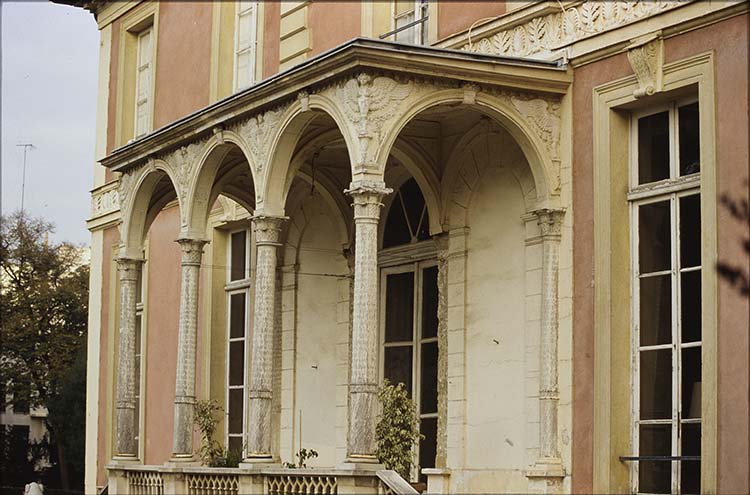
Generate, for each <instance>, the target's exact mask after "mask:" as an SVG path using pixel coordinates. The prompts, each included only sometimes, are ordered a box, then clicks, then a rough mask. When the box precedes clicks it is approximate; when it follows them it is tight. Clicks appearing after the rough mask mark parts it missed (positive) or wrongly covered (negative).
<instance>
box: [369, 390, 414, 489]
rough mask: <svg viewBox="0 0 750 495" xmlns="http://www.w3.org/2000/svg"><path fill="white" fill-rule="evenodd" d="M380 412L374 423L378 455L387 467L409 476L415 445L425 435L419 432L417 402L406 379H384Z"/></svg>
mask: <svg viewBox="0 0 750 495" xmlns="http://www.w3.org/2000/svg"><path fill="white" fill-rule="evenodd" d="M378 400H379V401H380V406H381V413H380V416H378V423H377V425H376V426H375V439H376V441H377V449H376V451H375V455H377V457H378V460H380V462H381V463H382V464H383V465H384V466H385V467H386V469H393V470H394V471H396V472H397V473H398V474H400V475H401V477H403V478H404V479H407V480H408V479H409V477H410V472H411V467H412V463H413V461H414V447H415V446H416V445H417V442H419V440H421V439H423V438H424V436H423V435H421V434H420V433H419V414H418V413H417V406H416V404H414V402H413V401H412V400H411V399H410V398H409V394H408V393H407V392H406V388H405V387H404V384H403V383H399V384H398V385H392V384H391V383H390V382H388V380H385V382H384V383H383V385H382V386H381V387H380V389H379V390H378Z"/></svg>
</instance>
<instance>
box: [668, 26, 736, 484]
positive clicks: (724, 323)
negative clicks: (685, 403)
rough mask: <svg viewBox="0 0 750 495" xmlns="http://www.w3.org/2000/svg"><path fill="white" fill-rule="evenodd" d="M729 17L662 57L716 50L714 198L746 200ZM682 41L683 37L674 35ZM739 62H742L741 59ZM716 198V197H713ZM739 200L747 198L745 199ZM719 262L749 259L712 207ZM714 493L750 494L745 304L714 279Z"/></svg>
mask: <svg viewBox="0 0 750 495" xmlns="http://www.w3.org/2000/svg"><path fill="white" fill-rule="evenodd" d="M749 21H750V16H749V15H747V14H745V15H743V16H739V17H735V18H733V19H729V20H727V21H724V22H721V23H718V24H714V25H712V26H709V27H706V28H703V29H701V30H698V31H695V32H693V33H690V34H689V35H686V36H684V37H680V38H670V39H668V40H667V41H666V42H665V45H664V59H665V61H666V62H672V61H675V60H680V59H683V58H685V57H689V56H691V55H694V54H697V53H703V52H705V51H707V50H709V49H711V48H713V50H714V52H715V54H716V93H717V98H716V104H717V107H716V122H717V129H716V131H717V132H716V151H717V154H716V161H717V164H718V170H719V173H718V174H717V177H718V183H717V192H718V195H719V197H721V196H723V195H725V194H726V195H728V196H729V197H731V198H734V199H737V200H739V199H743V198H744V200H745V201H747V200H748V185H747V183H746V182H743V181H744V180H747V179H748V174H750V163H749V162H748V69H747V60H748V41H749V40H748V22H749ZM682 38H684V40H683V39H682ZM742 61H744V63H743V62H742ZM717 201H718V199H717ZM746 204H747V203H746ZM717 214H718V221H719V225H718V235H719V239H718V244H719V260H720V261H726V262H729V263H730V264H735V265H737V264H739V265H740V266H742V267H743V268H744V270H745V273H747V270H748V268H750V260H748V258H747V255H746V254H744V253H743V251H742V245H741V239H743V238H744V239H747V238H748V237H750V235H749V234H748V227H750V226H748V225H747V224H745V225H742V223H741V222H739V221H737V220H734V219H733V218H732V216H731V215H730V213H729V211H728V210H727V209H726V208H725V207H724V206H722V205H721V204H719V206H718V209H717ZM718 301H719V394H718V395H719V404H718V411H719V417H718V427H719V445H718V455H719V458H718V465H719V471H718V473H717V474H718V476H717V478H718V486H717V492H718V493H750V468H749V467H748V459H749V458H750V395H749V393H750V381H749V380H748V378H750V377H749V376H748V370H749V369H750V359H749V356H750V330H749V329H750V317H749V316H748V314H749V313H750V304H749V302H750V301H749V300H748V298H747V297H742V296H741V295H740V294H739V292H738V291H737V290H736V289H734V288H733V287H732V286H731V285H730V284H729V283H727V282H726V281H724V280H723V279H720V282H719V297H718Z"/></svg>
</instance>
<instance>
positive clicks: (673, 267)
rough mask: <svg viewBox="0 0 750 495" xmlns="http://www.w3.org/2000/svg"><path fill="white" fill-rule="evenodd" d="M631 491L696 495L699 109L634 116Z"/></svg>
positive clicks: (685, 105)
mask: <svg viewBox="0 0 750 495" xmlns="http://www.w3.org/2000/svg"><path fill="white" fill-rule="evenodd" d="M632 134H633V143H634V147H633V153H632V156H633V161H632V167H631V180H630V183H631V187H630V191H629V195H628V199H629V201H630V205H631V226H632V227H631V229H632V230H631V233H632V239H633V242H632V252H633V253H634V255H633V268H632V273H633V284H632V287H633V326H634V328H633V335H634V339H633V342H634V347H633V353H634V355H633V358H634V359H633V363H634V377H633V378H634V379H633V390H635V391H637V393H634V394H633V396H634V397H633V404H634V414H633V417H634V425H633V445H634V446H635V448H636V449H637V456H638V458H639V460H638V462H636V463H634V465H633V486H634V490H635V491H636V492H638V493H673V494H684V493H699V491H700V450H701V218H700V201H701V198H700V142H699V132H698V103H697V102H694V101H684V102H675V103H671V104H669V105H667V106H665V107H663V108H658V109H652V110H650V111H649V112H643V113H639V114H635V115H634V116H633V119H632Z"/></svg>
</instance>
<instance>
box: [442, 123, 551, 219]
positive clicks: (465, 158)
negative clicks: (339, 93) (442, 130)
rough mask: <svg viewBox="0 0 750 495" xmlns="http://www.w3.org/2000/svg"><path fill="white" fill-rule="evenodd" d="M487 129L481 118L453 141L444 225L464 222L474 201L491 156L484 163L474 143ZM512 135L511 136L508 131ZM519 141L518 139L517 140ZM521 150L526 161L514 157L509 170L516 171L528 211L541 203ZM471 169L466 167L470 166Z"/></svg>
mask: <svg viewBox="0 0 750 495" xmlns="http://www.w3.org/2000/svg"><path fill="white" fill-rule="evenodd" d="M502 131H505V129H504V128H502ZM487 132H488V129H487V127H486V125H485V124H484V123H482V122H479V123H477V124H476V125H474V126H473V127H472V128H471V129H469V131H468V132H467V133H466V134H465V135H464V136H463V137H461V139H460V140H459V141H458V142H457V143H456V144H455V145H454V147H453V150H452V152H451V154H450V156H449V157H448V160H447V161H446V168H445V173H444V174H443V181H442V183H441V189H440V198H441V206H442V212H443V217H442V223H443V226H444V228H447V229H450V228H456V227H462V226H465V223H466V218H465V213H466V210H467V208H468V206H469V204H470V202H471V197H472V195H473V193H474V191H475V190H476V187H477V185H478V183H479V180H480V179H481V176H482V174H483V173H484V170H485V168H486V167H487V165H488V161H489V160H491V157H489V156H487V157H486V158H487V159H486V160H482V163H477V162H476V157H475V154H474V153H473V152H472V150H473V149H475V144H476V143H477V142H478V141H479V140H481V139H483V138H484V137H485V135H486V133H487ZM509 137H510V138H511V139H513V137H512V136H510V135H509ZM514 143H515V144H516V145H518V142H517V141H514ZM518 148H519V151H520V153H521V159H522V160H524V162H525V163H518V162H514V161H511V162H510V163H509V165H510V166H509V167H508V170H509V171H510V172H511V173H512V174H513V176H514V177H515V179H516V181H517V182H518V185H519V187H520V188H521V192H522V194H523V199H524V207H525V209H526V211H529V212H530V211H533V210H534V209H536V208H537V207H539V200H538V192H537V189H536V187H537V186H536V184H537V183H536V181H535V178H534V176H533V173H532V170H531V168H530V167H529V165H528V161H526V155H525V154H524V153H523V150H522V149H521V147H520V146H518ZM469 168H470V170H467V169H469Z"/></svg>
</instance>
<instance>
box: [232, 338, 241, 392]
mask: <svg viewBox="0 0 750 495" xmlns="http://www.w3.org/2000/svg"><path fill="white" fill-rule="evenodd" d="M244 376H245V343H244V342H243V341H241V340H240V341H238V342H230V343H229V385H242V384H243V383H244V381H243V380H244Z"/></svg>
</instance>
